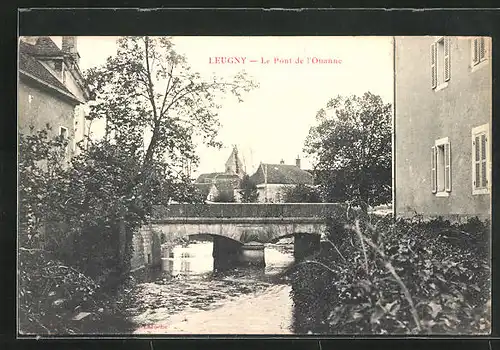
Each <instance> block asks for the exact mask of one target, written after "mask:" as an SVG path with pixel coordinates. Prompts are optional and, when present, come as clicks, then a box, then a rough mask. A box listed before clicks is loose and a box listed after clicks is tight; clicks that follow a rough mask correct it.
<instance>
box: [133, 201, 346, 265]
mask: <svg viewBox="0 0 500 350" xmlns="http://www.w3.org/2000/svg"><path fill="white" fill-rule="evenodd" d="M344 213H345V207H343V206H342V205H340V204H306V203H300V204H298V203H297V204H295V203H294V204H291V203H283V204H267V203H255V204H254V203H252V204H246V203H245V204H243V203H218V204H174V205H168V206H166V207H158V208H156V210H155V213H154V216H153V218H152V220H151V222H150V224H149V226H148V227H144V228H143V230H142V232H143V235H144V233H146V234H148V233H149V235H150V236H152V239H151V242H154V241H161V240H162V238H164V239H166V240H167V241H173V240H176V239H180V238H186V237H196V236H198V237H200V236H209V237H211V238H212V239H213V241H214V250H213V256H214V259H215V265H216V266H218V265H234V264H237V263H241V262H243V263H255V264H263V263H264V248H263V243H268V242H275V241H278V240H279V239H280V238H284V237H294V255H295V257H296V258H301V257H303V256H305V255H308V254H310V253H311V252H312V251H315V250H317V249H318V248H319V244H320V236H321V234H323V233H324V232H325V231H326V218H327V217H339V216H340V215H342V214H344ZM156 236H157V237H156ZM145 249H147V247H145ZM150 254H151V255H152V257H151V258H150V260H153V261H158V257H156V256H154V255H155V254H153V249H152V252H151V253H150ZM157 254H158V253H157ZM157 254H156V255H157Z"/></svg>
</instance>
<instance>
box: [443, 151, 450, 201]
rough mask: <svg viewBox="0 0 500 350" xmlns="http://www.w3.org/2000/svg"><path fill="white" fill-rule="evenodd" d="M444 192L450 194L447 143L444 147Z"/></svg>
mask: <svg viewBox="0 0 500 350" xmlns="http://www.w3.org/2000/svg"><path fill="white" fill-rule="evenodd" d="M444 190H445V191H447V192H451V147H450V143H449V142H448V143H446V144H445V145H444Z"/></svg>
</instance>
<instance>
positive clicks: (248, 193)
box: [239, 175, 259, 203]
mask: <svg viewBox="0 0 500 350" xmlns="http://www.w3.org/2000/svg"><path fill="white" fill-rule="evenodd" d="M240 189H241V190H240V191H239V193H240V195H241V201H242V202H243V203H255V202H257V199H258V198H259V192H258V191H257V185H256V184H255V183H254V182H253V181H252V179H250V176H248V175H244V176H243V178H242V179H241V182H240Z"/></svg>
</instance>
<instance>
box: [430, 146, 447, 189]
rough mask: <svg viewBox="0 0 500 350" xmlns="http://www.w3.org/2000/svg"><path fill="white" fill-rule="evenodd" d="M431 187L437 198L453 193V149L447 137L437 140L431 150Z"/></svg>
mask: <svg viewBox="0 0 500 350" xmlns="http://www.w3.org/2000/svg"><path fill="white" fill-rule="evenodd" d="M431 187H432V193H435V194H436V196H437V197H448V196H449V192H451V147H450V142H449V140H448V138H447V137H445V138H442V139H439V140H436V142H435V143H434V146H433V147H432V148H431Z"/></svg>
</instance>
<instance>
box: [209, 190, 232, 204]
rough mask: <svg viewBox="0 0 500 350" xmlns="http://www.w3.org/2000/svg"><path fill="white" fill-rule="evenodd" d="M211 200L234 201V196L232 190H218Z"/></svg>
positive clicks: (220, 201) (217, 201)
mask: <svg viewBox="0 0 500 350" xmlns="http://www.w3.org/2000/svg"><path fill="white" fill-rule="evenodd" d="M212 201H213V202H216V203H234V202H236V198H235V197H234V193H233V192H232V191H220V192H219V193H218V194H217V195H216V196H215V198H214V199H213V200H212Z"/></svg>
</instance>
